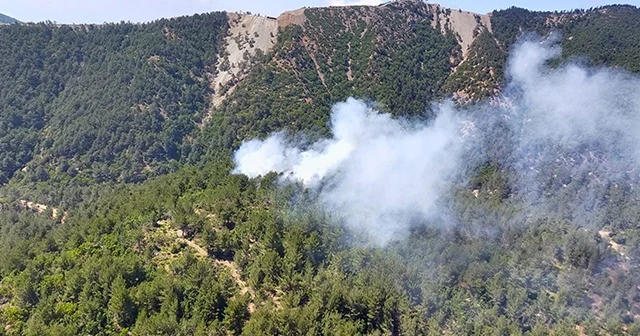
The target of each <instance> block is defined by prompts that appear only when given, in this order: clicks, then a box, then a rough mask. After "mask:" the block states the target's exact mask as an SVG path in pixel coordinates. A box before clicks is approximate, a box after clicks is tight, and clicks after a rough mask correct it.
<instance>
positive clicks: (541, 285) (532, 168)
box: [0, 0, 640, 335]
mask: <svg viewBox="0 0 640 336" xmlns="http://www.w3.org/2000/svg"><path fill="white" fill-rule="evenodd" d="M0 10H1V9H0ZM294 14H295V15H297V16H294ZM294 14H289V16H287V15H283V16H281V18H278V22H277V23H278V26H279V27H278V32H277V34H271V35H272V36H264V35H262V36H261V35H260V34H261V33H259V32H258V31H256V32H255V33H251V34H250V33H249V32H248V30H247V31H246V32H245V31H243V30H242V29H243V28H245V27H244V26H243V25H244V23H238V22H234V20H235V19H233V17H232V16H231V15H228V13H222V12H221V13H209V14H201V15H195V16H188V17H180V18H174V19H159V20H157V21H153V22H150V23H144V24H132V23H125V22H122V23H110V24H103V25H58V24H54V23H51V22H43V23H25V24H23V23H13V24H7V25H0V78H2V80H1V81H0V185H1V186H0V335H85V334H86V335H128V334H132V335H442V334H446V335H465V334H475V335H636V334H639V333H640V287H638V284H640V269H639V267H640V262H639V258H640V249H639V246H640V245H639V244H640V226H639V223H638V221H639V218H640V207H639V204H640V192H639V191H638V189H637V183H638V181H639V180H640V176H639V175H638V168H637V161H633V160H631V159H628V156H630V155H637V153H632V154H630V155H629V152H628V151H627V149H626V147H625V146H627V144H626V143H622V141H620V142H618V140H617V139H618V138H617V137H613V138H611V139H609V138H607V139H604V138H603V139H596V140H593V141H591V140H589V141H588V142H584V143H578V144H577V145H575V144H573V143H572V144H571V146H572V147H563V145H562V144H561V143H560V142H559V141H558V142H533V143H525V144H522V139H523V138H525V136H524V135H522V134H526V127H520V128H518V127H512V124H515V122H514V119H515V118H512V117H511V115H509V112H508V111H509V108H510V107H511V106H510V105H509V103H508V102H509V100H507V99H506V98H500V97H516V98H514V100H513V101H518V99H520V97H521V96H523V95H525V94H524V93H522V92H519V91H518V90H519V89H518V88H514V87H513V86H514V85H513V79H512V78H510V77H514V75H513V71H512V72H510V70H509V67H510V66H512V64H511V63H513V61H512V60H510V55H511V54H512V52H513V51H514V50H515V49H516V48H517V47H518V46H519V45H521V44H522V41H525V40H527V39H529V40H531V39H538V40H540V39H543V40H544V39H545V38H546V40H550V41H554V42H553V43H555V45H557V47H558V48H559V49H558V50H561V51H559V52H558V54H557V55H553V57H549V60H548V61H545V62H544V69H545V70H544V71H546V72H544V71H543V72H544V73H545V75H546V73H552V72H553V71H555V70H557V69H559V70H558V71H560V72H562V71H563V69H566V68H565V66H566V65H567V64H570V65H576V66H579V67H580V69H588V71H586V72H587V73H589V72H593V73H597V72H598V71H600V70H602V69H608V70H602V71H610V72H606V74H611V75H610V77H605V78H606V79H611V78H613V79H615V80H620V81H621V82H624V83H631V84H630V86H628V87H627V86H624V87H622V86H621V87H614V88H615V89H616V90H611V91H615V92H614V93H610V92H609V93H607V95H608V96H607V97H609V96H615V97H619V98H620V103H619V104H618V105H615V104H614V105H615V106H613V107H612V111H620V115H617V114H613V112H612V116H613V117H614V118H615V117H617V116H620V118H622V119H621V120H623V121H625V120H632V121H635V120H637V119H636V117H635V116H633V115H631V114H633V113H640V111H638V110H629V111H627V110H625V107H626V106H638V105H637V104H636V103H637V102H638V100H637V97H636V96H634V94H636V93H638V89H637V87H638V83H639V82H638V80H637V77H636V76H637V74H638V73H639V72H640V59H639V58H638V55H640V9H638V8H636V7H633V6H627V5H613V6H606V7H601V8H591V9H585V10H576V11H570V12H532V11H529V10H526V9H521V8H510V9H507V10H500V11H494V12H493V13H491V15H490V16H489V17H483V16H482V17H481V16H479V15H475V14H465V13H463V12H462V11H458V10H451V9H445V8H442V7H439V6H435V5H431V4H426V3H424V2H422V1H417V0H401V1H395V2H391V3H388V4H385V5H381V6H376V7H373V6H356V7H340V8H336V7H331V8H313V9H305V10H304V12H295V13H294ZM242 15H245V14H242ZM462 15H468V16H466V17H468V18H471V19H470V22H472V23H473V26H472V27H471V28H470V30H469V34H468V35H469V36H466V35H465V34H464V32H463V31H461V30H456V29H459V26H458V25H456V24H455V20H459V16H462ZM283 17H284V18H286V19H289V21H291V22H285V21H286V20H284V19H283ZM290 18H293V19H290ZM269 20H271V18H269ZM242 22H244V21H242ZM234 27H235V28H234ZM233 29H239V30H240V31H241V32H240V33H238V35H235V34H236V33H231V31H234V30H233ZM247 29H248V28H247ZM234 32H235V31H234ZM262 34H264V33H262ZM267 35H268V34H267ZM463 35H464V36H463ZM260 38H263V39H265V38H266V39H269V40H273V46H272V47H271V48H269V49H268V50H266V49H265V50H259V51H258V52H256V53H254V54H250V53H249V52H248V51H247V52H244V53H243V51H244V49H241V48H244V47H242V46H245V47H247V46H251V47H253V45H254V44H256V43H257V42H256V41H259V39H260ZM469 38H470V39H471V40H469ZM546 40H545V41H546ZM230 41H234V43H238V42H241V43H238V45H241V47H239V51H240V56H239V58H238V59H240V60H241V61H242V62H244V63H243V64H244V65H243V66H242V67H241V66H240V62H239V61H237V60H236V61H234V57H236V56H237V55H235V56H234V53H233V52H229V50H231V49H230V48H229V45H230V44H231V42H230ZM542 43H546V42H542ZM247 50H249V49H247ZM230 60H231V61H230ZM510 64H511V65H510ZM228 69H240V70H238V72H236V73H234V74H233V76H231V77H232V79H231V80H229V81H226V82H224V85H221V86H216V85H214V84H213V82H214V80H215V78H216V77H218V76H222V75H223V73H227V71H230V70H228ZM609 69H610V70H609ZM566 72H570V71H569V70H566ZM585 76H586V77H588V75H585ZM607 76H609V75H607ZM541 78H545V77H541ZM220 95H222V96H223V97H224V100H223V101H222V102H221V103H219V104H218V103H214V97H217V96H220ZM349 97H356V98H358V99H360V100H362V101H364V102H366V104H368V105H367V106H370V107H371V108H373V109H375V110H376V111H380V112H381V113H389V115H390V116H393V118H397V120H408V121H410V122H417V121H416V120H418V121H419V122H420V123H424V124H426V125H431V124H429V123H431V122H433V120H434V119H436V118H437V115H438V114H439V110H438V108H437V107H434V104H437V103H442V104H444V106H450V108H451V109H456V111H460V112H459V114H460V115H464V117H465V118H468V120H473V121H474V123H475V124H474V125H475V126H476V128H478V129H491V130H495V132H493V133H486V134H491V136H486V137H482V138H479V139H474V140H473V141H476V142H477V143H479V144H481V145H479V146H478V147H473V148H471V149H469V148H465V149H461V152H462V153H464V154H465V156H464V157H465V158H469V159H468V160H466V161H467V163H468V164H466V165H465V167H464V174H465V175H464V177H461V176H452V177H451V179H450V180H447V184H446V188H447V190H448V192H447V193H446V197H443V198H442V200H440V201H441V202H443V203H446V209H447V212H446V213H445V214H438V216H434V217H432V218H428V219H424V220H419V221H417V224H415V225H412V226H411V227H410V228H408V229H407V232H406V233H405V235H404V236H403V237H402V238H401V239H394V240H391V241H388V242H386V243H384V244H376V243H372V242H371V241H370V240H368V238H367V235H369V234H376V233H375V232H373V233H371V232H362V231H358V230H354V229H353V228H352V227H350V226H349V225H346V224H345V222H344V221H342V220H341V219H340V218H339V214H336V213H334V212H333V211H331V209H330V208H328V207H326V206H324V205H323V203H322V202H319V200H320V199H321V196H319V194H318V192H317V191H316V190H313V189H311V188H308V186H307V185H305V184H304V183H299V182H287V181H286V180H285V177H286V176H284V175H283V174H282V173H281V174H279V173H277V172H270V173H266V174H262V175H261V176H256V177H254V176H246V175H243V174H238V171H237V170H234V169H236V164H237V160H234V153H235V152H236V150H238V148H239V147H240V146H241V145H243V144H244V143H246V142H247V141H248V140H250V139H253V138H260V139H264V138H265V137H267V136H269V135H270V134H272V133H273V132H280V131H283V133H279V134H282V136H283V137H286V138H287V139H291V141H293V142H296V143H302V144H304V145H303V146H305V145H306V146H307V147H313V146H311V145H309V144H312V143H314V141H316V140H318V139H324V138H327V137H329V136H331V133H332V132H333V131H335V130H333V129H332V127H331V124H330V123H331V122H332V106H334V104H336V103H339V102H342V101H345V100H346V99H347V98H349ZM551 99H552V98H550V100H551ZM443 102H444V103H443ZM634 104H636V105H634ZM516 108H517V107H516ZM534 112H535V111H534ZM491 113H494V114H495V113H502V114H504V116H505V117H504V118H498V119H497V121H495V122H494V121H493V120H494V119H492V115H491ZM616 113H617V112H616ZM390 118H391V117H390ZM488 120H492V121H491V122H489V121H488ZM526 122H528V121H525V122H524V123H523V124H522V125H529V124H527V123H526ZM403 125H405V124H403ZM601 125H604V126H602V127H603V128H606V127H609V126H611V125H616V126H615V127H618V126H617V125H618V123H616V122H615V120H614V121H610V120H609V119H607V121H606V122H604V121H603V122H602V123H601ZM628 126H633V125H631V124H630V125H628ZM611 128H612V129H614V130H613V131H611V134H617V133H616V132H617V131H618V130H619V129H618V128H614V127H613V126H611ZM523 129H524V130H523ZM406 131H407V132H410V131H412V129H411V127H409V126H407V127H406ZM606 131H610V130H609V129H607V130H606ZM518 132H521V133H518ZM629 133H630V134H632V132H629ZM483 134H484V133H483ZM607 134H609V133H607ZM625 134H626V133H625ZM616 136H617V135H616ZM536 139H537V138H536ZM621 139H626V138H624V137H622V136H621ZM632 139H636V138H632ZM563 141H564V139H563ZM477 148H482V155H479V154H478V153H476V152H474V151H475V149H477ZM567 148H569V149H567ZM611 148H613V149H614V150H611ZM633 148H635V147H633ZM514 153H515V154H514ZM472 157H473V159H471V158H472ZM604 176H607V177H606V178H605V177H604ZM522 181H526V183H523V182H522ZM421 183H422V181H415V183H412V186H415V188H421V187H422V186H423V184H421ZM534 186H535V187H534ZM323 187H325V188H329V187H330V186H323ZM403 192H406V193H411V192H410V190H406V191H403Z"/></svg>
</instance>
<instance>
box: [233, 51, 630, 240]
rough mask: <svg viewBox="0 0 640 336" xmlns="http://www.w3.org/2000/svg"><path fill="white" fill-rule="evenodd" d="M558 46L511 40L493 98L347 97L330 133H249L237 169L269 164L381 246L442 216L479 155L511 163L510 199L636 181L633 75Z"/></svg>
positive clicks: (253, 173) (266, 168) (257, 171)
mask: <svg viewBox="0 0 640 336" xmlns="http://www.w3.org/2000/svg"><path fill="white" fill-rule="evenodd" d="M560 54H561V50H560V49H559V48H558V47H557V46H555V43H554V42H553V40H543V41H525V42H522V43H520V44H519V45H518V46H517V47H516V48H515V49H514V50H513V52H512V54H511V57H510V60H509V62H508V71H507V76H508V79H509V84H508V85H507V86H506V88H505V92H506V93H505V94H504V95H503V96H502V97H499V98H498V99H497V100H493V103H483V104H478V105H476V106H472V107H468V108H465V109H463V110H459V109H456V108H454V106H453V105H452V104H451V103H450V102H447V103H443V104H439V105H434V109H435V110H436V112H437V113H436V117H435V119H433V120H431V121H428V122H425V121H407V120H403V119H395V118H393V117H392V116H391V115H389V114H385V113H380V112H378V111H376V110H375V109H373V108H372V107H371V106H368V105H367V104H365V103H364V102H362V101H359V100H356V99H353V98H350V99H348V100H347V101H346V102H342V103H338V104H336V105H335V106H334V107H333V110H332V115H331V124H330V129H331V133H332V135H333V136H332V137H331V138H330V139H323V140H321V141H318V142H316V143H313V144H310V145H300V144H296V143H292V142H291V141H289V140H287V137H286V135H285V134H284V133H276V134H273V135H272V136H270V137H269V138H267V139H265V140H258V139H255V140H250V141H247V142H245V143H244V144H243V145H242V146H241V147H240V149H239V150H238V151H237V152H236V154H235V157H234V161H235V164H236V168H235V170H234V173H238V174H246V175H247V176H249V177H257V176H260V175H265V174H267V173H268V172H271V171H275V172H278V173H281V174H282V179H283V181H290V182H300V183H302V184H303V185H304V186H305V187H306V188H309V189H311V190H313V191H316V192H317V195H318V200H319V201H320V202H321V203H322V204H323V205H324V206H325V207H326V208H327V209H328V210H330V211H332V212H334V213H336V214H338V215H339V217H341V218H342V219H343V220H344V222H345V223H346V224H347V225H348V226H349V227H350V228H352V229H354V230H357V231H358V232H363V233H365V234H367V235H368V236H369V237H370V238H371V239H372V241H374V242H376V243H378V244H381V245H384V244H386V243H388V242H389V241H391V240H394V239H397V238H402V237H403V236H405V235H407V234H408V232H409V228H411V227H412V226H413V225H418V224H422V223H427V222H438V223H444V224H440V225H446V224H447V223H448V221H447V220H443V218H445V217H447V216H448V212H449V211H450V209H451V204H449V203H450V202H453V201H452V200H453V199H454V197H452V193H453V190H454V189H455V188H454V184H456V183H457V184H458V185H460V184H461V183H462V184H464V182H461V181H466V180H467V179H469V178H471V176H466V175H468V174H471V172H473V171H474V170H473V167H477V166H478V165H480V164H483V162H486V161H487V160H499V161H500V162H498V164H499V165H501V166H502V167H509V168H510V169H512V170H515V171H517V172H518V174H516V175H517V177H516V178H515V180H514V181H511V183H513V184H514V191H513V194H512V195H511V196H510V197H514V198H517V197H521V196H522V195H521V194H524V193H525V192H531V191H532V190H534V191H536V195H540V194H543V193H541V190H543V189H545V190H547V189H549V187H548V186H549V185H550V184H551V185H552V184H554V183H555V184H558V185H561V186H565V187H566V186H567V185H568V184H571V183H572V181H574V180H576V179H577V177H578V176H580V177H581V178H582V179H583V180H581V182H580V183H583V184H586V185H594V186H596V187H597V186H604V185H607V183H611V182H612V181H614V179H620V180H626V182H627V183H633V181H635V180H637V178H638V171H637V170H636V168H637V164H638V159H640V146H639V145H638V144H639V143H640V128H639V127H640V81H639V80H638V79H637V78H636V77H633V76H631V75H630V74H627V73H624V72H622V71H617V70H612V69H604V68H602V69H593V68H589V67H585V66H581V65H578V64H572V63H569V64H566V65H562V66H560V67H555V68H554V67H550V66H549V61H550V60H552V59H554V58H556V57H558V56H559V55H560ZM495 101H498V102H499V103H497V104H496V103H495ZM585 179H586V182H585ZM576 183H577V182H576ZM536 197H546V196H545V195H542V196H536ZM539 201H540V200H538V202H539ZM449 224H450V223H449Z"/></svg>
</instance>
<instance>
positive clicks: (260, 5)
mask: <svg viewBox="0 0 640 336" xmlns="http://www.w3.org/2000/svg"><path fill="white" fill-rule="evenodd" d="M382 2H385V1H381V0H304V1H299V0H298V1H294V0H0V13H3V14H6V15H9V16H12V17H14V18H16V19H18V20H20V21H24V22H39V21H45V20H51V21H55V22H58V23H103V22H119V21H131V22H145V21H151V20H154V19H158V18H162V17H174V16H180V15H190V14H194V13H204V12H210V11H221V10H226V11H238V10H243V11H250V12H252V13H260V14H263V15H270V16H277V15H278V14H280V13H282V12H284V11H287V10H293V9H297V8H300V7H304V6H309V7H317V6H329V5H349V4H367V5H376V4H380V3H382ZM429 2H435V3H439V4H441V5H443V6H445V7H448V8H452V9H463V10H468V11H472V12H476V13H488V12H490V11H492V10H494V9H504V8H508V7H511V6H518V7H524V8H528V9H532V10H563V9H575V8H590V7H597V6H602V5H607V4H611V3H616V2H623V3H628V4H632V5H636V6H640V0H563V1H557V0H556V1H552V0H538V1H535V2H534V1H530V0H489V1H479V0H439V1H429Z"/></svg>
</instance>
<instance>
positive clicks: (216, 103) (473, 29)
mask: <svg viewBox="0 0 640 336" xmlns="http://www.w3.org/2000/svg"><path fill="white" fill-rule="evenodd" d="M402 3H406V4H407V5H411V6H417V8H421V9H420V10H419V11H418V12H416V13H412V15H419V16H420V15H422V16H423V17H424V16H425V15H428V16H429V17H430V19H431V20H432V26H433V27H434V28H438V27H439V28H440V30H441V31H442V33H443V34H447V33H448V32H453V33H454V34H455V36H456V39H457V41H458V43H459V44H460V46H461V50H462V59H459V58H458V59H457V60H453V59H452V62H453V63H455V64H459V63H460V62H463V61H464V60H466V59H467V57H468V55H469V50H470V48H471V45H472V44H473V42H474V41H475V39H476V38H477V37H478V35H479V34H480V32H481V31H482V30H484V29H487V30H489V32H491V17H490V15H481V14H475V13H471V12H465V11H461V10H452V9H447V8H444V7H442V6H440V5H438V4H433V3H426V2H425V1H422V0H398V1H394V2H388V3H385V4H383V5H379V6H365V7H367V8H369V9H370V10H367V11H366V12H367V13H369V12H371V13H369V14H371V15H365V16H364V17H361V19H362V20H364V21H365V22H366V23H367V24H373V22H372V20H374V21H375V19H374V18H375V17H376V15H375V13H374V12H375V11H376V10H377V8H380V9H382V8H384V7H385V6H392V5H396V4H402ZM336 10H338V9H337V8H336ZM306 12H307V9H305V8H301V9H298V10H294V11H289V12H285V13H282V14H281V15H280V16H279V17H278V18H273V17H266V16H254V15H246V14H241V13H230V14H229V31H228V33H227V37H226V39H225V45H226V47H225V48H224V49H223V50H222V52H221V53H220V55H219V57H218V63H217V65H216V69H215V72H214V73H212V74H210V75H209V81H210V83H211V85H212V87H213V89H214V91H215V93H214V96H213V98H212V100H213V104H212V108H214V109H215V108H218V107H220V105H221V104H222V103H223V102H224V100H225V99H226V97H228V96H229V94H231V93H232V92H233V91H234V90H235V88H236V85H237V84H238V83H239V82H240V81H241V80H242V79H243V78H244V77H246V75H247V74H248V73H249V71H250V70H251V68H252V67H253V66H254V65H256V64H257V63H259V60H258V59H257V57H256V56H259V55H260V54H268V53H269V52H270V51H271V50H272V49H273V47H274V46H275V44H276V42H277V37H278V32H279V30H281V29H284V28H286V27H288V26H290V25H299V26H303V27H304V26H305V23H307V21H308V18H307V16H306V14H307V13H306ZM378 14H380V13H378ZM414 19H415V18H414ZM345 20H347V21H349V20H350V18H345ZM353 24H356V23H353ZM349 47H350V46H349ZM312 54H313V53H312ZM312 58H313V57H312ZM314 62H316V60H315V59H314ZM350 66H351V65H349V71H348V73H347V77H349V80H352V78H353V74H352V72H351V71H350ZM316 67H317V68H319V67H320V66H319V65H318V64H316ZM320 77H321V78H322V77H323V75H322V74H321V75H320ZM323 82H324V81H323ZM207 120H208V117H206V118H205V122H206V121H207Z"/></svg>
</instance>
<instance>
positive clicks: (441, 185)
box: [235, 98, 461, 243]
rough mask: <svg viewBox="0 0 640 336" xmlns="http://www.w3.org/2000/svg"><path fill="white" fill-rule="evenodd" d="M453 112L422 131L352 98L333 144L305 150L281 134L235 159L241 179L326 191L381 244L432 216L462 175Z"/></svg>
mask: <svg viewBox="0 0 640 336" xmlns="http://www.w3.org/2000/svg"><path fill="white" fill-rule="evenodd" d="M453 114H454V111H453V110H452V109H451V108H450V107H449V106H443V107H442V108H441V111H440V114H439V115H438V117H437V118H436V119H435V120H434V121H433V122H431V123H428V124H418V125H414V124H411V123H409V122H403V121H399V120H396V119H393V118H392V117H391V115H389V114H383V113H378V112H376V111H374V110H372V109H371V108H370V107H368V106H367V105H366V104H365V103H363V102H361V101H359V100H356V99H353V98H350V99H348V100H347V101H346V102H343V103H339V104H336V105H335V106H334V108H333V113H332V117H331V131H332V133H333V138H331V139H326V140H322V141H319V142H317V143H315V144H313V145H312V146H311V147H310V148H308V149H306V150H303V149H301V148H298V147H296V146H292V145H290V144H288V143H287V142H286V140H285V139H284V136H283V134H281V133H278V134H275V135H273V136H271V137H269V138H268V139H266V140H251V141H249V142H246V143H244V144H243V145H242V147H241V148H240V149H239V150H238V151H237V153H236V155H235V163H236V170H235V173H242V174H246V175H248V176H250V177H256V176H259V175H264V174H266V173H268V172H270V171H276V172H279V173H283V174H284V175H283V176H284V178H285V179H290V180H293V181H300V182H302V183H304V184H305V185H306V186H308V187H314V188H321V193H320V200H321V201H322V202H323V203H324V204H325V205H326V206H327V207H328V208H329V209H330V210H333V211H335V212H337V213H339V214H340V215H342V216H343V218H344V219H345V220H346V222H347V224H349V225H350V226H351V227H352V228H358V229H362V230H364V231H365V232H367V233H369V235H370V236H371V237H372V238H374V239H375V240H376V241H378V242H380V243H384V242H387V241H388V240H389V239H392V238H393V237H394V236H395V235H397V234H403V233H404V232H406V229H407V227H408V226H410V225H411V223H412V221H414V220H417V219H418V220H419V219H421V218H426V217H430V216H432V215H433V214H434V213H435V212H436V210H437V209H436V203H437V202H438V199H439V197H440V196H441V195H442V194H443V193H444V192H445V191H446V190H447V186H446V181H447V180H448V176H449V175H450V174H451V173H452V172H453V171H455V167H456V166H457V160H458V159H459V156H460V155H459V154H458V153H459V151H460V145H461V138H460V136H459V128H460V124H459V122H458V121H457V120H456V118H455V117H454V116H453Z"/></svg>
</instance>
